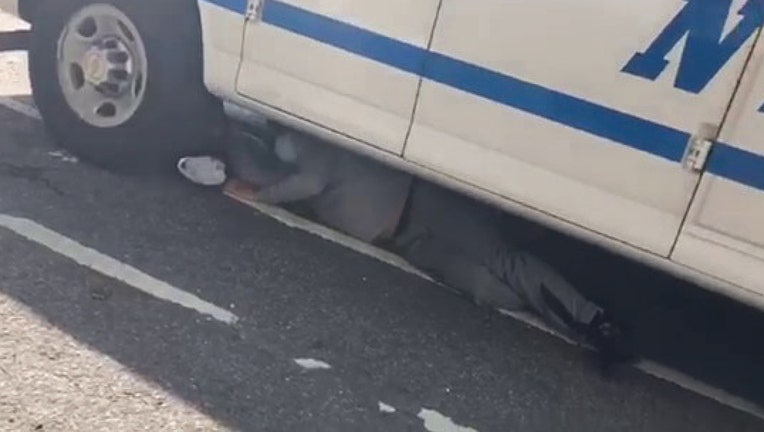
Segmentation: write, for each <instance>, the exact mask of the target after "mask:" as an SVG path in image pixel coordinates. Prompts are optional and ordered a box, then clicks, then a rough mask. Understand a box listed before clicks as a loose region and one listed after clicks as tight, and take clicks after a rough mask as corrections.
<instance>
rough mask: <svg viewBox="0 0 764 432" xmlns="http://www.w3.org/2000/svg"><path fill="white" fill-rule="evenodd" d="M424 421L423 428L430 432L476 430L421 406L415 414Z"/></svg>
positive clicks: (472, 431) (465, 431) (467, 431)
mask: <svg viewBox="0 0 764 432" xmlns="http://www.w3.org/2000/svg"><path fill="white" fill-rule="evenodd" d="M417 417H419V418H420V419H422V420H423V421H424V428H425V429H427V430H428V431H430V432H478V431H477V430H476V429H472V428H471V427H465V426H459V425H457V424H456V423H454V422H453V421H452V420H451V419H450V418H448V417H446V416H444V415H443V414H441V413H439V412H437V411H434V410H430V409H426V408H422V410H421V411H419V414H418V415H417Z"/></svg>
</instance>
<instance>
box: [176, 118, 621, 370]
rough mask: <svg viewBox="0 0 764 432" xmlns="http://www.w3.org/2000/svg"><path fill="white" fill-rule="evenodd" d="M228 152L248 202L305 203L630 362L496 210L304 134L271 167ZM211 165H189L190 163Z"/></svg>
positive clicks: (288, 141)
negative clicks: (515, 239) (508, 231)
mask: <svg viewBox="0 0 764 432" xmlns="http://www.w3.org/2000/svg"><path fill="white" fill-rule="evenodd" d="M231 145H233V146H234V147H238V148H232V149H230V150H229V151H228V152H227V153H228V157H229V161H228V163H229V164H230V165H231V168H232V171H233V175H234V176H235V177H237V178H239V179H241V180H243V181H244V188H243V189H244V190H245V191H244V193H246V194H248V195H249V196H250V198H253V199H256V200H258V201H260V202H263V203H269V204H287V203H292V202H303V203H305V204H306V205H307V206H308V207H310V209H311V210H312V211H313V213H314V214H315V217H316V218H317V219H318V221H319V222H321V223H324V224H326V225H328V226H330V227H332V228H335V229H337V230H338V231H341V232H344V233H346V234H349V235H351V236H354V237H356V238H359V239H361V240H363V241H366V242H371V243H374V244H376V245H379V246H381V247H384V248H387V249H389V250H391V251H393V252H395V253H397V254H398V255H400V256H401V257H403V258H404V259H406V260H407V261H409V262H410V263H411V264H412V265H414V266H415V267H418V268H420V269H421V270H423V271H425V272H426V273H428V274H430V275H431V276H432V277H433V278H434V279H436V280H437V281H439V282H442V283H444V284H445V285H447V286H450V287H452V288H454V289H456V290H458V291H459V292H461V293H463V294H465V295H467V296H469V297H471V298H472V300H473V301H475V302H476V303H478V304H481V305H485V306H490V307H493V308H498V309H503V310H507V311H520V310H531V311H534V312H535V313H537V314H538V315H540V316H541V317H542V318H543V319H544V320H545V321H546V322H547V323H549V324H550V325H552V326H553V327H555V328H556V329H558V330H560V331H562V332H564V333H566V334H567V335H569V336H571V337H574V338H575V339H577V340H579V341H583V342H588V343H591V344H592V345H594V347H595V348H596V349H597V350H598V352H599V354H600V360H601V366H602V367H603V370H608V368H609V367H610V366H612V365H615V364H618V363H624V362H629V361H631V360H633V359H634V354H633V352H632V349H631V347H630V344H629V343H628V340H627V337H626V336H627V335H626V334H625V333H624V331H623V330H622V328H621V326H619V325H617V324H616V323H615V322H614V320H613V319H612V318H611V317H610V316H609V314H608V313H606V312H605V311H604V310H603V309H602V308H601V307H599V306H597V305H595V304H594V303H593V302H591V301H589V300H588V299H586V298H585V297H584V296H583V295H582V294H581V293H580V292H579V291H578V290H576V289H575V288H574V287H573V286H572V285H571V283H569V282H568V281H567V280H566V279H565V278H564V277H562V276H561V275H560V274H558V272H557V271H556V270H555V269H554V268H552V267H551V266H549V265H548V264H546V263H545V262H544V261H543V260H541V259H540V258H538V257H537V256H535V255H532V254H530V253H528V252H526V251H523V250H521V249H519V248H517V247H515V246H513V244H512V243H511V242H510V241H508V240H509V239H507V238H506V237H505V236H504V235H502V232H501V230H500V223H501V222H500V221H501V218H500V216H501V214H502V213H501V212H500V211H498V210H496V209H493V208H490V207H486V206H481V205H478V204H477V203H475V202H473V201H471V200H469V199H468V198H467V197H465V196H462V195H460V194H457V193H455V192H451V191H449V190H446V189H444V188H441V187H438V186H435V185H433V184H431V183H428V182H425V181H422V180H418V179H414V178H413V177H412V176H411V175H409V174H406V173H403V172H400V171H397V170H394V169H392V168H388V167H386V166H384V165H382V164H380V163H378V162H376V161H373V160H370V159H367V158H363V157H362V156H360V155H355V154H353V153H350V152H348V151H344V150H342V149H340V148H338V147H334V146H331V145H329V144H324V143H322V142H320V141H319V140H317V139H314V138H312V137H309V136H307V135H304V134H301V133H298V132H286V133H283V134H281V135H279V136H278V137H277V138H276V139H275V143H274V144H273V149H272V152H273V153H275V154H276V155H277V157H278V160H279V161H280V162H281V165H279V164H276V165H275V166H272V167H270V168H263V167H262V166H261V164H262V162H261V161H260V160H259V156H256V155H255V156H253V154H255V153H252V150H247V149H246V148H242V147H239V146H241V143H233V144H231ZM205 163H206V162H204V161H203V160H202V159H198V158H197V159H194V158H186V164H187V165H189V164H191V165H195V166H196V165H198V166H204V165H205ZM184 174H185V175H186V176H187V177H189V178H191V179H192V180H193V178H192V177H193V176H191V175H189V173H188V172H186V173H184ZM248 185H249V186H248ZM241 189H242V188H241V187H239V191H240V192H241Z"/></svg>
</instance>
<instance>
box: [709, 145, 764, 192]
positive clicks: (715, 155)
mask: <svg viewBox="0 0 764 432" xmlns="http://www.w3.org/2000/svg"><path fill="white" fill-rule="evenodd" d="M706 169H707V170H708V172H710V173H711V174H714V175H717V176H719V177H724V178H726V179H729V180H732V181H735V182H738V183H741V184H744V185H746V186H750V187H753V188H756V189H761V190H764V156H761V155H758V154H756V153H751V152H749V151H746V150H743V149H739V148H736V147H732V146H730V145H728V144H725V143H721V142H717V143H716V144H715V145H714V147H713V150H712V152H711V156H710V157H709V159H708V165H707V167H706Z"/></svg>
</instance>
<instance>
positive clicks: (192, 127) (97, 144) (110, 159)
mask: <svg viewBox="0 0 764 432" xmlns="http://www.w3.org/2000/svg"><path fill="white" fill-rule="evenodd" d="M92 3H108V4H110V5H112V6H114V7H116V8H118V9H119V10H120V11H122V12H123V13H124V14H125V15H126V16H127V17H128V18H129V19H130V20H131V21H132V22H133V24H134V25H135V27H136V29H137V30H138V32H139V34H140V37H141V38H142V39H143V42H144V44H145V50H146V58H147V68H148V71H147V75H148V79H147V82H146V89H145V95H144V98H143V101H142V102H141V105H140V106H139V107H138V109H137V111H136V112H135V114H133V116H132V117H131V118H130V119H129V120H127V121H126V122H125V123H123V124H121V125H119V126H116V127H112V128H99V127H94V126H92V125H90V124H88V123H86V122H85V121H83V120H82V119H81V118H80V117H79V116H78V115H77V114H76V113H75V112H74V111H73V110H72V109H71V108H70V107H69V105H68V103H67V102H66V100H65V98H64V95H63V93H62V90H61V88H60V85H59V79H58V73H57V69H56V67H57V66H56V62H57V60H56V58H57V50H58V48H57V45H58V40H59V37H60V35H61V32H62V30H63V29H64V27H65V26H66V24H67V22H68V21H69V19H70V18H71V17H72V16H73V15H74V14H75V13H76V12H78V11H79V10H81V9H82V8H83V7H85V6H88V5H89V4H92ZM29 57H30V58H29V68H30V78H31V81H32V88H33V93H34V100H35V103H36V104H37V108H38V109H39V110H40V113H41V114H42V117H43V120H44V122H45V125H46V127H47V129H48V131H49V133H50V134H51V135H52V137H53V138H54V140H55V141H57V143H58V144H59V145H60V146H61V147H63V148H65V149H67V150H69V151H71V152H72V153H73V154H75V155H77V156H79V157H80V158H82V159H83V160H85V161H88V162H90V163H93V164H95V165H98V166H101V167H103V168H106V169H109V170H113V171H118V172H123V173H158V172H161V171H167V170H170V169H173V168H174V165H175V162H176V161H177V159H178V158H179V157H182V156H187V155H193V154H200V153H204V152H207V151H210V150H214V149H215V145H216V143H217V142H219V140H220V139H222V136H223V134H224V133H225V127H224V126H225V116H224V114H223V107H222V103H221V102H220V101H219V100H217V99H216V98H215V97H214V96H212V95H211V94H210V93H209V92H208V91H207V89H206V88H205V86H204V83H203V63H202V40H201V24H200V19H199V11H198V7H197V4H196V2H195V1H194V0H46V1H44V2H43V3H41V4H40V7H39V8H38V9H37V11H36V13H35V16H34V19H33V25H32V35H31V44H30V55H29Z"/></svg>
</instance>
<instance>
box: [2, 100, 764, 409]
mask: <svg viewBox="0 0 764 432" xmlns="http://www.w3.org/2000/svg"><path fill="white" fill-rule="evenodd" d="M8 99H9V98H4V97H0V105H5V106H6V107H8V108H10V109H12V110H14V111H16V112H18V113H20V114H23V115H26V116H28V117H32V118H35V119H40V114H39V112H38V111H37V110H36V109H35V108H34V107H30V106H28V105H24V104H22V103H21V102H18V101H15V100H13V102H12V103H10V104H8V103H6V101H7V100H8ZM11 100H12V99H11ZM244 204H246V205H249V206H250V207H254V208H255V209H256V210H257V211H258V212H260V213H262V214H264V215H266V216H268V217H271V218H273V219H275V220H277V221H278V222H281V223H282V224H284V225H286V226H288V227H290V228H296V229H299V230H302V231H305V232H308V233H310V234H313V235H316V236H318V237H321V238H323V239H325V240H328V241H330V242H332V243H335V244H339V245H341V246H343V247H346V248H348V249H351V250H353V251H356V252H358V253H361V254H363V255H366V256H369V257H371V258H374V259H376V260H378V261H381V262H383V263H386V264H389V265H391V266H393V267H396V268H398V269H400V270H403V271H405V272H407V273H410V274H413V275H415V276H418V277H421V278H424V279H427V280H429V281H432V278H430V277H428V276H427V275H426V274H424V273H422V272H421V271H419V270H417V269H416V268H414V267H412V266H411V265H409V264H408V263H407V262H405V261H404V260H402V259H400V258H399V257H397V256H395V255H393V254H390V253H389V252H387V251H384V250H381V249H379V248H376V247H374V246H371V245H369V244H367V243H363V242H361V241H359V240H356V239H354V238H352V237H349V236H347V235H344V234H342V233H339V232H337V231H335V230H332V229H330V228H327V227H325V226H322V225H319V224H317V223H315V222H312V221H309V220H307V219H304V218H301V217H299V216H297V215H295V214H292V213H290V212H288V211H286V210H284V209H281V208H279V207H273V206H268V205H263V204H255V205H252V204H250V203H244ZM30 222H31V221H30ZM0 226H2V224H1V223H0ZM133 270H135V269H133ZM135 271H137V270H135ZM149 277H150V276H149ZM158 282H161V281H158ZM161 283H163V282H161ZM136 288H138V289H140V290H141V291H144V289H143V288H140V287H136ZM171 288H172V287H171ZM173 289H175V290H177V291H179V292H180V293H183V294H185V295H190V294H188V293H185V292H184V291H182V290H179V289H177V288H173ZM144 292H146V291H144ZM148 294H151V295H155V294H153V293H151V292H148ZM160 298H163V297H160ZM169 301H173V300H169ZM205 303H206V302H205ZM206 304H207V305H209V306H212V307H213V308H216V309H218V310H220V311H222V312H223V313H224V314H226V315H230V317H231V318H232V319H233V320H234V321H233V322H236V320H238V317H236V316H235V315H233V314H231V313H230V312H228V311H225V310H222V309H220V308H218V307H217V306H214V305H211V304H209V303H206ZM500 312H501V313H502V314H504V315H507V316H509V317H511V318H513V319H516V320H518V321H520V322H523V323H525V324H527V325H530V326H532V327H534V328H537V329H539V330H542V331H544V332H547V333H550V334H551V335H553V336H556V337H558V338H561V339H563V340H564V341H566V342H568V343H574V342H573V341H572V340H570V339H569V338H566V337H565V336H564V335H562V334H560V333H559V332H556V331H555V330H553V329H551V328H550V327H548V326H546V325H545V324H544V323H543V322H541V321H540V320H539V319H537V318H536V317H535V316H533V315H530V314H527V313H516V312H506V311H500ZM635 367H636V368H637V369H639V370H641V371H642V372H644V373H646V374H648V375H650V376H653V377H655V378H658V379H661V380H664V381H667V382H670V383H672V384H674V385H677V386H679V387H681V388H683V389H686V390H688V391H691V392H693V393H696V394H699V395H701V396H704V397H707V398H709V399H711V400H714V401H716V402H718V403H720V404H722V405H726V406H729V407H731V408H734V409H736V410H738V411H742V412H745V413H748V414H750V415H752V416H755V417H758V418H760V419H764V408H763V407H761V406H759V405H757V404H755V403H752V402H750V401H747V400H745V399H743V398H740V397H737V396H734V395H731V394H729V393H728V392H726V391H724V390H722V389H718V388H714V387H711V386H709V385H707V384H704V383H702V382H700V381H698V380H696V379H695V378H692V377H690V376H687V375H685V374H683V373H681V372H679V371H676V370H673V369H671V368H668V367H665V366H663V365H660V364H657V363H655V362H651V361H641V362H639V363H638V364H636V365H635Z"/></svg>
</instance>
